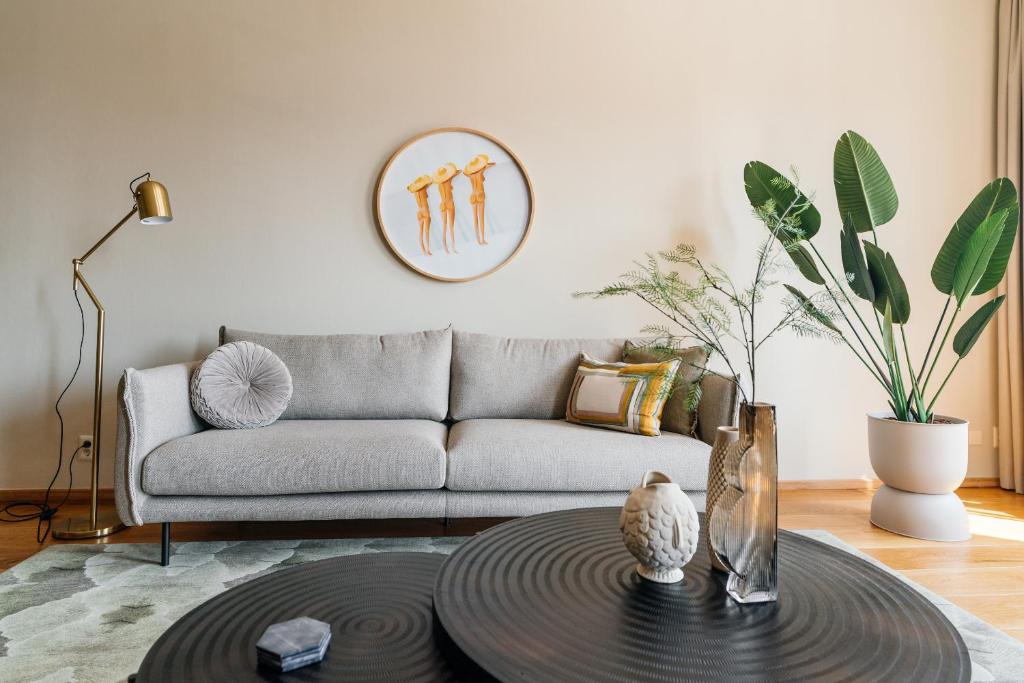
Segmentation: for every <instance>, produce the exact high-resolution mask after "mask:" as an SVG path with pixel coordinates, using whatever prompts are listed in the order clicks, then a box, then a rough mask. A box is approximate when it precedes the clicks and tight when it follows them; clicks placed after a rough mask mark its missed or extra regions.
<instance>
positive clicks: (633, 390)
mask: <svg viewBox="0 0 1024 683" xmlns="http://www.w3.org/2000/svg"><path fill="white" fill-rule="evenodd" d="M679 364H680V361H679V359H672V360H668V361H665V362H662V363H604V362H601V361H599V360H594V359H593V358H591V357H590V356H588V355H587V354H586V353H584V354H581V357H580V366H579V369H577V370H576V379H574V380H573V383H572V389H571V390H570V392H569V403H568V405H567V406H566V410H565V419H566V420H567V421H569V422H575V423H576V424H582V425H589V426H591V427H604V428H606V429H616V430H618V431H621V432H630V433H632V434H643V435H644V436H658V435H659V434H661V411H662V410H663V409H664V407H665V401H666V399H667V398H668V395H669V392H670V391H671V390H672V381H673V379H674V378H675V375H676V372H678V370H679Z"/></svg>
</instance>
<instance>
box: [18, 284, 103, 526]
mask: <svg viewBox="0 0 1024 683" xmlns="http://www.w3.org/2000/svg"><path fill="white" fill-rule="evenodd" d="M75 303H77V304H78V315H79V318H80V319H81V331H82V333H81V335H80V336H79V339H78V363H77V364H76V365H75V371H74V372H73V373H72V374H71V379H69V380H68V383H67V384H66V385H65V386H64V390H63V391H62V392H60V396H58V397H57V402H56V403H54V405H53V410H54V412H56V413H57V420H58V422H60V441H59V445H58V446H57V468H56V470H55V471H54V473H53V477H52V478H51V479H50V485H49V486H47V487H46V495H44V496H43V502H41V503H40V502H38V501H33V500H13V501H11V502H9V503H7V504H6V505H4V506H3V507H2V508H0V522H25V521H28V520H30V519H37V520H39V522H38V524H37V525H36V542H37V543H43V542H44V541H46V537H47V536H49V535H50V527H51V525H52V524H53V517H54V515H56V514H57V511H58V510H60V509H61V507H62V506H63V505H64V503H66V502H67V501H68V496H70V495H71V486H72V484H73V483H74V480H75V472H74V464H75V456H76V455H78V452H79V451H81V450H82V449H83V448H92V443H91V442H89V441H86V442H84V443H83V444H81V445H80V446H79V447H78V448H76V449H75V451H74V452H73V453H72V454H71V457H70V458H68V487H67V490H65V491H64V497H63V498H62V499H61V501H60V502H59V503H57V504H55V505H50V493H51V491H52V490H53V485H54V484H55V483H56V482H57V477H59V476H60V473H61V470H62V469H64V416H63V415H62V414H61V412H60V402H61V400H62V399H63V398H64V394H66V393H68V389H70V388H71V385H72V384H74V382H75V378H76V377H78V371H79V370H80V369H81V368H82V349H83V347H84V346H85V311H84V310H82V300H81V299H79V298H78V289H77V288H76V289H75ZM94 457H95V456H94ZM44 523H45V524H46V528H45V529H44V528H43V524H44Z"/></svg>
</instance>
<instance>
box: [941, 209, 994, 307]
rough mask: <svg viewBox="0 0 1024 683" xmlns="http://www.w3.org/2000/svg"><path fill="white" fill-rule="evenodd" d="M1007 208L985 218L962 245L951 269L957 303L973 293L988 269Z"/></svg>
mask: <svg viewBox="0 0 1024 683" xmlns="http://www.w3.org/2000/svg"><path fill="white" fill-rule="evenodd" d="M1007 213H1008V212H1007V210H1006V209H1001V210H999V211H997V212H996V213H994V214H992V215H991V216H989V217H988V218H986V219H985V220H984V221H983V222H982V224H981V225H979V226H978V229H977V230H975V231H974V234H973V235H971V236H970V238H969V239H968V240H967V244H965V245H964V250H963V253H961V254H960V259H959V260H958V261H957V262H956V267H955V268H954V269H953V289H952V292H951V293H952V295H953V296H955V297H956V301H957V303H958V304H960V305H963V303H964V300H965V299H967V297H969V296H970V295H971V294H972V293H974V290H975V288H976V287H977V285H978V282H980V281H981V278H982V276H983V275H984V274H985V271H986V270H987V269H988V264H989V262H990V261H991V260H992V254H993V252H995V249H996V247H997V246H998V245H999V239H1000V238H1001V237H1002V235H1003V226H1004V225H1005V224H1006V216H1007Z"/></svg>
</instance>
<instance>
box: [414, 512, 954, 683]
mask: <svg viewBox="0 0 1024 683" xmlns="http://www.w3.org/2000/svg"><path fill="white" fill-rule="evenodd" d="M618 515H619V510H618V508H592V509H585V510H573V511H567V512H553V513H548V514H543V515H537V516H534V517H527V518H523V519H519V520H515V521H512V522H507V523H505V524H502V525H501V526H498V527H495V528H493V529H491V530H489V531H487V532H484V533H483V534H481V535H480V536H478V537H476V538H475V539H473V540H470V541H468V542H466V543H465V544H464V545H462V546H461V547H459V549H458V550H456V551H455V552H454V553H453V554H452V555H451V557H450V558H449V559H448V560H447V561H446V562H445V564H444V566H443V567H442V569H441V572H440V574H439V576H438V579H437V584H436V586H435V588H434V612H435V615H436V617H437V620H438V623H439V625H440V628H439V630H441V631H443V634H442V636H443V639H444V640H445V641H447V644H448V647H447V652H448V654H449V657H450V659H451V661H452V662H453V663H456V662H458V663H459V666H461V667H464V670H463V672H462V673H463V675H465V676H466V677H467V678H470V677H472V678H484V677H489V676H493V677H494V678H497V679H499V680H502V681H513V680H515V681H686V680H699V681H707V680H721V681H809V680H821V681H968V680H970V672H971V665H970V659H969V658H968V653H967V648H966V647H965V645H964V643H963V640H962V639H961V638H960V635H959V634H958V633H957V631H956V630H955V629H954V628H953V625H952V624H950V622H949V621H948V620H947V619H946V618H945V617H944V616H943V615H942V613H941V612H939V610H938V609H937V608H936V607H935V606H934V605H932V604H931V603H930V602H928V601H927V600H926V599H925V598H923V597H922V596H921V595H919V594H918V593H916V592H915V591H913V590H912V589H910V588H909V587H908V586H906V585H905V584H903V583H902V582H900V581H899V580H898V579H896V578H895V577H893V576H890V575H889V574H887V573H886V572H884V571H882V570H880V569H878V568H876V567H874V566H872V565H871V564H869V563H867V562H865V561H863V560H861V559H858V558H856V557H853V556H852V555H850V554H848V553H844V552H842V551H840V550H837V549H835V548H832V547H830V546H827V545H825V544H823V543H819V542H817V541H813V540H810V539H807V538H805V537H802V536H799V535H797V534H793V533H789V532H785V531H780V532H779V601H778V602H776V603H766V604H760V605H738V604H736V603H734V602H732V601H731V600H730V598H729V597H728V596H727V594H726V592H725V577H724V575H721V574H718V573H716V572H712V570H711V569H710V567H709V563H708V557H707V551H706V550H705V548H704V547H703V546H702V547H700V548H699V549H698V550H697V554H696V555H695V556H694V559H693V560H692V561H691V563H690V564H688V565H687V566H686V567H685V569H684V571H685V573H686V578H685V581H684V582H683V583H679V584H672V585H663V584H653V583H649V582H647V581H644V580H643V579H640V578H639V577H638V576H636V574H635V572H634V571H633V568H634V566H635V564H636V561H635V560H634V559H633V557H632V556H631V555H630V554H629V553H628V552H627V551H626V549H625V547H624V546H623V544H622V539H621V536H620V534H619V529H618ZM702 523H703V519H702Z"/></svg>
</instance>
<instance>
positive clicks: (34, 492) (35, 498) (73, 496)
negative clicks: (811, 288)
mask: <svg viewBox="0 0 1024 683" xmlns="http://www.w3.org/2000/svg"><path fill="white" fill-rule="evenodd" d="M881 485H882V482H881V481H880V480H878V479H783V480H781V481H779V490H780V491H811V490H814V491H829V490H835V491H841V490H858V491H874V490H875V489H877V488H878V487H879V486H881ZM998 486H999V477H967V478H966V479H964V483H963V484H961V485H960V488H963V489H982V488H996V487H998ZM45 495H46V489H0V502H3V503H9V502H10V501H12V500H24V501H31V502H37V503H41V502H42V501H43V497H44V496H45ZM63 495H64V492H63V491H52V492H51V493H50V503H59V502H60V499H61V497H62V496H63ZM99 500H100V503H103V504H109V503H113V502H114V489H100V490H99ZM68 502H69V503H88V502H89V489H71V493H70V494H68Z"/></svg>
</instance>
